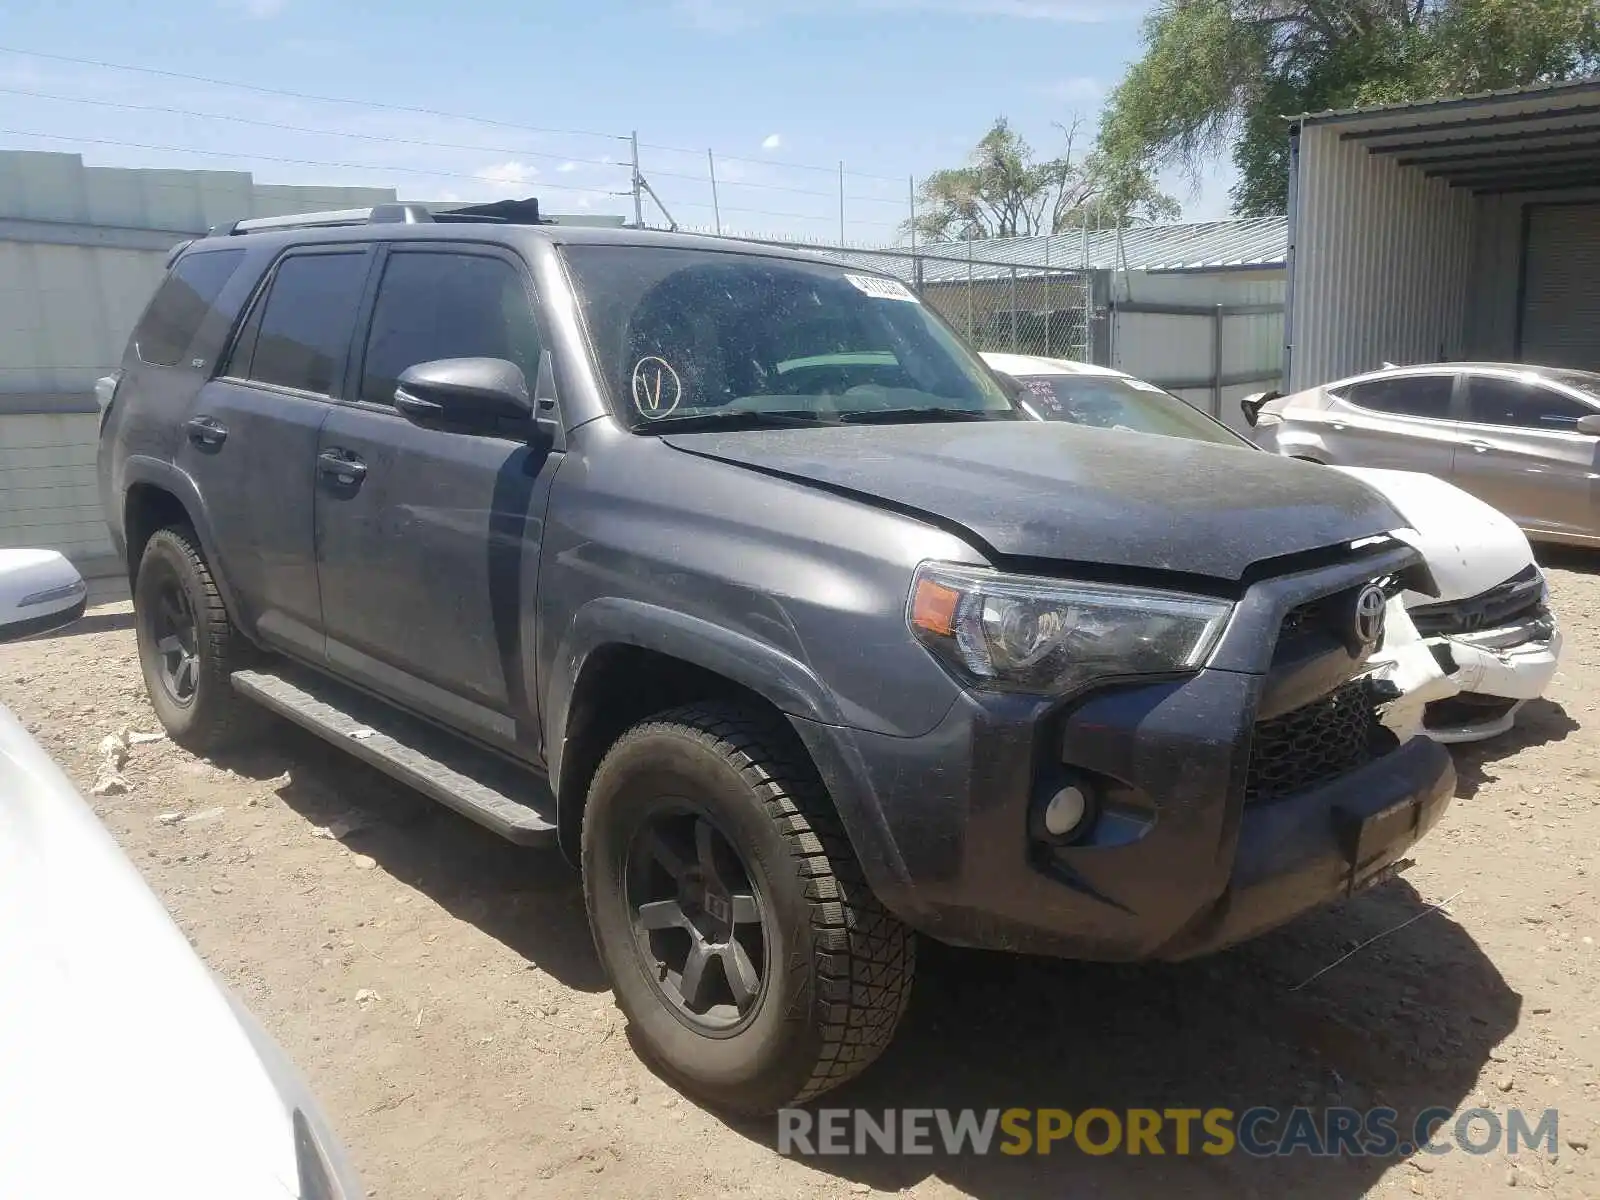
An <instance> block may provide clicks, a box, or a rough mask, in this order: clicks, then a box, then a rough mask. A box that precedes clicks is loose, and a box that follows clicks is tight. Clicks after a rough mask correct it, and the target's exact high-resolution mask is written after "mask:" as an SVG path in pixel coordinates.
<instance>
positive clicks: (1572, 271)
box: [1518, 204, 1600, 371]
mask: <svg viewBox="0 0 1600 1200" xmlns="http://www.w3.org/2000/svg"><path fill="white" fill-rule="evenodd" d="M1526 262H1527V274H1526V275H1525V277H1524V280H1523V298H1522V313H1521V331H1522V336H1521V339H1520V345H1519V353H1518V357H1519V358H1520V359H1522V361H1523V362H1530V363H1544V364H1547V365H1549V366H1555V367H1583V368H1586V369H1588V370H1591V371H1597V370H1600V204H1536V205H1532V206H1530V207H1529V209H1528V247H1527V259H1526Z"/></svg>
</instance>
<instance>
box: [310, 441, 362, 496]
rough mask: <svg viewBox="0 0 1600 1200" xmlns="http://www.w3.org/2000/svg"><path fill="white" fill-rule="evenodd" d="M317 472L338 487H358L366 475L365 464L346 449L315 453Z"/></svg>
mask: <svg viewBox="0 0 1600 1200" xmlns="http://www.w3.org/2000/svg"><path fill="white" fill-rule="evenodd" d="M317 474H318V475H320V476H322V477H323V478H324V479H331V480H333V481H334V482H335V483H337V484H338V485H339V486H340V487H359V486H360V484H361V481H362V480H363V479H365V478H366V477H367V464H366V463H364V462H362V461H361V460H360V459H359V458H357V457H356V456H355V455H354V454H351V453H350V452H349V451H348V450H324V451H323V452H322V453H321V454H319V455H317Z"/></svg>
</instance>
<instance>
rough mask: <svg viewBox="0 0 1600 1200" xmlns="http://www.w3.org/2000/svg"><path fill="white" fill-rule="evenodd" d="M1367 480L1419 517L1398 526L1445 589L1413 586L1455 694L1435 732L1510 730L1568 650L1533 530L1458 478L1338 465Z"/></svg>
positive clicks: (1443, 705)
mask: <svg viewBox="0 0 1600 1200" xmlns="http://www.w3.org/2000/svg"><path fill="white" fill-rule="evenodd" d="M1325 469H1328V470H1335V471H1343V472H1344V473H1345V474H1347V475H1350V476H1353V477H1354V478H1356V479H1359V480H1361V481H1362V482H1363V483H1366V484H1367V485H1368V486H1369V487H1371V488H1373V489H1374V490H1376V491H1378V492H1380V493H1382V494H1383V496H1384V497H1385V498H1386V499H1387V500H1388V501H1389V503H1391V504H1393V505H1394V507H1395V508H1396V509H1397V510H1399V512H1400V514H1401V516H1403V517H1405V519H1406V521H1407V522H1408V523H1409V524H1410V525H1411V528H1410V529H1409V530H1397V531H1396V536H1398V537H1401V538H1405V539H1407V540H1409V541H1411V543H1412V544H1413V545H1415V546H1416V548H1417V549H1418V550H1419V551H1421V552H1422V555H1423V557H1424V558H1426V559H1427V561H1428V568H1429V570H1430V571H1431V572H1432V574H1433V578H1434V582H1435V583H1436V584H1438V586H1439V595H1437V596H1424V595H1421V594H1419V593H1416V592H1408V593H1406V595H1405V597H1404V599H1405V603H1406V607H1407V609H1408V610H1409V612H1410V615H1411V620H1412V622H1414V624H1415V627H1416V629H1417V630H1418V631H1419V632H1420V634H1421V635H1422V637H1423V639H1424V642H1425V644H1426V645H1428V646H1429V647H1431V648H1432V649H1433V652H1434V653H1435V655H1436V657H1438V658H1440V659H1441V660H1442V662H1443V663H1444V665H1445V666H1446V668H1447V670H1448V672H1449V679H1450V681H1451V682H1452V683H1453V684H1454V685H1455V688H1456V690H1457V692H1459V693H1460V695H1459V697H1457V698H1454V699H1452V698H1450V697H1437V698H1436V699H1435V702H1434V706H1433V707H1432V709H1431V710H1430V711H1429V713H1428V721H1427V733H1428V736H1430V737H1432V738H1434V739H1435V740H1436V741H1441V742H1472V741H1481V740H1483V739H1484V738H1489V737H1494V736H1495V735H1496V734H1500V733H1504V732H1505V731H1506V730H1508V729H1510V728H1511V726H1512V725H1513V724H1514V723H1515V721H1516V715H1517V711H1518V709H1520V708H1521V706H1522V705H1523V704H1524V703H1526V702H1527V701H1529V700H1533V699H1536V698H1538V697H1539V696H1541V695H1543V694H1544V690H1545V688H1547V687H1548V686H1549V685H1550V680H1551V679H1552V678H1553V677H1554V676H1555V673H1556V667H1557V665H1558V664H1559V661H1560V657H1561V632H1560V630H1559V629H1557V628H1556V625H1555V619H1554V618H1553V617H1552V616H1551V614H1550V611H1549V608H1548V606H1547V599H1548V591H1547V588H1546V585H1545V582H1544V576H1543V575H1542V574H1541V573H1540V571H1539V567H1538V564H1537V563H1536V562H1535V561H1534V557H1533V548H1532V546H1530V545H1529V543H1528V538H1527V535H1526V534H1524V533H1523V532H1522V530H1521V529H1519V528H1518V527H1517V525H1516V523H1515V522H1514V521H1512V520H1511V518H1509V517H1507V516H1505V515H1504V514H1503V513H1501V512H1499V511H1498V510H1496V509H1494V508H1491V507H1490V506H1489V505H1487V504H1485V503H1483V501H1481V500H1479V499H1477V498H1476V497H1475V496H1471V495H1469V494H1468V493H1466V492H1464V491H1462V490H1461V489H1460V488H1458V487H1456V486H1455V485H1454V484H1450V483H1447V482H1445V481H1444V480H1442V479H1438V478H1436V477H1434V476H1432V475H1423V474H1419V473H1417V472H1414V471H1383V470H1376V469H1373V468H1369V467H1331V468H1325Z"/></svg>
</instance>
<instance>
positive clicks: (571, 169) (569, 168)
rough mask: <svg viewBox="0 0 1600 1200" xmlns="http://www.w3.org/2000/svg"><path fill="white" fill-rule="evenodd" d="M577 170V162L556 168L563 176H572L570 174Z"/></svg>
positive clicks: (565, 163) (566, 163)
mask: <svg viewBox="0 0 1600 1200" xmlns="http://www.w3.org/2000/svg"><path fill="white" fill-rule="evenodd" d="M577 169H578V164H577V163H575V162H564V163H562V164H561V165H560V166H559V167H557V168H556V170H557V171H559V172H560V173H561V174H563V175H570V174H572V172H574V171H576V170H577Z"/></svg>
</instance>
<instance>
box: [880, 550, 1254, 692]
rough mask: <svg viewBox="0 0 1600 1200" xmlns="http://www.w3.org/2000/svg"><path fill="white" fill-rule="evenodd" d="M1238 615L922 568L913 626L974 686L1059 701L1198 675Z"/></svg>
mask: <svg viewBox="0 0 1600 1200" xmlns="http://www.w3.org/2000/svg"><path fill="white" fill-rule="evenodd" d="M1232 611H1233V605H1232V604H1231V603H1230V602H1229V601H1226V600H1218V599H1214V598H1211V597H1208V596H1190V595H1185V594H1183V593H1181V592H1165V591H1157V590H1154V589H1150V588H1138V587H1124V586H1122V585H1120V584H1109V583H1075V582H1072V581H1069V580H1058V579H1046V578H1041V577H1038V576H1032V575H1008V574H1004V573H1002V572H999V571H992V570H987V569H985V568H981V567H967V566H959V565H957V564H954V563H931V562H930V563H923V564H922V566H920V567H918V568H917V573H916V577H915V578H914V579H913V581H912V585H911V596H910V598H909V599H908V600H907V602H906V623H907V624H908V625H910V627H911V632H912V633H913V634H914V635H915V636H916V638H917V640H918V641H920V642H921V643H922V644H923V645H924V646H926V647H927V648H928V649H929V650H931V651H932V652H933V653H934V655H935V656H936V657H938V658H939V659H940V660H941V661H942V662H944V663H946V664H947V665H948V666H950V667H951V668H952V669H953V670H954V671H956V673H957V674H958V675H959V676H961V677H962V678H964V679H966V680H968V681H969V682H972V683H974V684H977V685H979V686H981V687H989V688H998V689H1002V690H1005V691H1015V692H1029V693H1034V694H1038V695H1061V694H1065V693H1068V692H1073V691H1076V690H1078V689H1079V688H1081V687H1083V686H1084V685H1086V684H1088V683H1090V682H1092V681H1094V680H1097V679H1111V678H1117V677H1120V676H1128V675H1169V674H1175V673H1178V672H1182V671H1192V670H1194V669H1196V668H1197V667H1199V666H1201V665H1202V664H1203V663H1204V662H1205V661H1206V659H1207V658H1208V657H1209V656H1210V654H1211V651H1212V649H1213V648H1215V646H1216V644H1217V639H1218V638H1219V637H1220V636H1221V635H1222V629H1223V626H1224V625H1226V624H1227V621H1228V615H1229V613H1231V612H1232Z"/></svg>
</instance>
